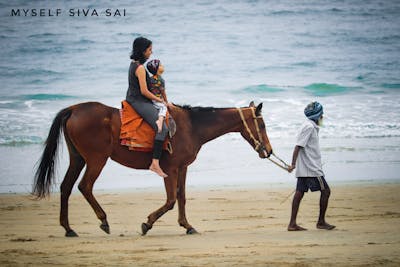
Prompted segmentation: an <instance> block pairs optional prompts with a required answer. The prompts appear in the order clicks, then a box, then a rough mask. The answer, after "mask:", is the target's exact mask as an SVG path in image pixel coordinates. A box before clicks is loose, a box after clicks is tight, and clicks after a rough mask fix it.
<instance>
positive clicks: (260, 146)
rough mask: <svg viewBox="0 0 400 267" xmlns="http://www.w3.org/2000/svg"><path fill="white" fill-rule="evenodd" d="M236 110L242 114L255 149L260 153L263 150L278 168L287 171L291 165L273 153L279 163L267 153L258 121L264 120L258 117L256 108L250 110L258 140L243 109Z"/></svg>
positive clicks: (241, 116)
mask: <svg viewBox="0 0 400 267" xmlns="http://www.w3.org/2000/svg"><path fill="white" fill-rule="evenodd" d="M236 109H237V110H238V112H239V114H240V118H241V119H242V122H243V125H244V127H245V129H246V130H247V132H248V134H249V136H250V138H251V140H252V141H253V143H254V145H255V147H254V149H255V150H256V151H257V152H260V149H262V150H263V153H264V155H265V156H266V157H267V159H269V160H270V161H271V162H272V163H274V164H275V165H276V166H278V167H280V168H282V169H284V170H286V171H287V170H288V169H289V165H288V164H287V163H286V162H284V161H283V160H282V159H281V158H279V157H278V156H277V155H275V153H274V152H272V153H271V155H272V156H274V157H275V158H276V159H277V160H278V161H280V163H279V162H278V161H275V160H273V159H271V157H270V156H271V155H270V156H268V154H267V151H266V149H265V146H264V145H263V144H262V137H261V131H260V126H259V125H258V121H257V119H258V118H262V116H256V114H255V111H254V108H250V109H251V112H252V115H253V120H254V125H255V126H256V130H257V135H258V139H256V138H255V137H254V135H253V133H252V132H251V130H250V128H249V126H248V124H247V122H246V120H245V118H244V115H243V111H242V109H241V108H236Z"/></svg>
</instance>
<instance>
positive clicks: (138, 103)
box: [126, 37, 168, 178]
mask: <svg viewBox="0 0 400 267" xmlns="http://www.w3.org/2000/svg"><path fill="white" fill-rule="evenodd" d="M151 53H152V43H151V41H150V40H148V39H146V38H144V37H138V38H136V39H135V41H134V42H133V47H132V54H131V59H132V62H131V65H130V67H129V77H128V78H129V88H128V91H127V93H126V101H127V102H128V103H129V104H130V105H131V106H132V107H133V108H134V109H135V110H136V112H137V113H138V114H139V115H140V116H141V117H142V118H143V119H144V120H145V121H146V122H147V123H148V124H150V126H151V127H152V128H153V129H154V130H155V132H156V136H155V140H154V147H153V160H152V162H151V165H150V167H149V169H150V170H152V171H154V172H155V173H157V174H158V175H160V176H161V177H164V178H165V177H167V176H168V175H167V174H166V173H164V171H163V170H162V169H161V167H160V158H161V154H162V146H163V143H164V140H165V138H166V137H167V133H168V129H167V125H166V124H165V122H164V123H163V127H162V130H161V131H160V132H159V131H158V126H157V124H156V121H157V120H158V110H157V109H156V108H155V107H154V105H153V103H152V102H151V100H155V101H157V102H164V101H163V100H162V99H161V98H159V97H157V96H155V95H154V94H152V93H151V92H150V91H149V90H148V88H149V86H150V77H149V74H148V73H147V71H146V70H145V68H144V66H143V64H144V63H145V62H146V60H147V59H148V58H149V57H150V55H151Z"/></svg>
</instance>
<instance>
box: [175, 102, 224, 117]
mask: <svg viewBox="0 0 400 267" xmlns="http://www.w3.org/2000/svg"><path fill="white" fill-rule="evenodd" d="M174 105H175V106H176V107H179V108H181V109H183V110H187V111H188V112H189V114H190V117H191V118H192V120H201V121H207V117H209V116H206V115H208V114H210V113H214V112H216V111H219V110H224V109H228V108H215V107H201V106H191V105H177V104H174Z"/></svg>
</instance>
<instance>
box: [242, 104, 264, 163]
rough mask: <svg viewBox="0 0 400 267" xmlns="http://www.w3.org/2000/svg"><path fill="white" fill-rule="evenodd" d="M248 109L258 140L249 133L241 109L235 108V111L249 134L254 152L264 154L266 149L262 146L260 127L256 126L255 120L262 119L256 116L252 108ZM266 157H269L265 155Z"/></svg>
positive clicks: (256, 121)
mask: <svg viewBox="0 0 400 267" xmlns="http://www.w3.org/2000/svg"><path fill="white" fill-rule="evenodd" d="M250 109H251V113H252V115H253V120H254V125H255V126H256V131H257V136H258V139H256V138H255V137H254V135H253V133H252V132H251V130H250V128H249V126H248V124H247V122H246V119H245V118H244V115H243V111H242V109H241V108H237V110H238V112H239V114H240V118H241V119H242V122H243V125H244V128H245V129H246V130H247V133H248V134H249V136H250V139H251V140H252V141H253V143H254V150H255V151H257V152H258V153H264V152H266V148H265V146H264V144H263V142H262V136H261V131H260V126H259V125H258V120H257V119H260V118H262V116H256V113H255V111H254V108H250ZM267 157H269V155H267Z"/></svg>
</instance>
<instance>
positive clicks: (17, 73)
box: [0, 66, 63, 78]
mask: <svg viewBox="0 0 400 267" xmlns="http://www.w3.org/2000/svg"><path fill="white" fill-rule="evenodd" d="M62 74H63V73H62V72H57V71H53V70H48V69H41V68H37V69H20V68H12V67H3V66H2V67H0V77H4V78H9V77H21V76H23V77H27V76H44V77H47V78H48V77H49V76H53V77H54V76H61V75H62Z"/></svg>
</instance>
